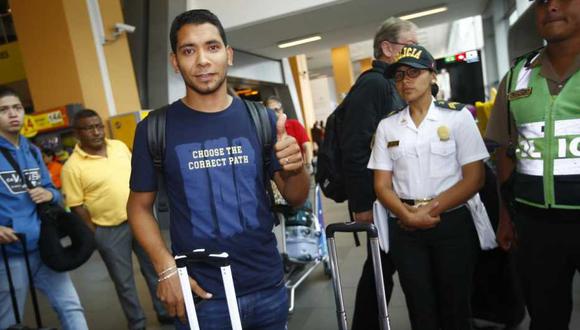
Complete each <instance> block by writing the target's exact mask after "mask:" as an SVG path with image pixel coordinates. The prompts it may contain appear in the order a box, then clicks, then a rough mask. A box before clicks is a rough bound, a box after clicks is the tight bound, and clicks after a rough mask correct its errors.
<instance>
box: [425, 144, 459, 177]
mask: <svg viewBox="0 0 580 330" xmlns="http://www.w3.org/2000/svg"><path fill="white" fill-rule="evenodd" d="M430 150H431V153H430V158H431V159H430V162H429V165H430V166H429V175H430V176H431V177H447V176H451V175H453V174H455V173H456V172H457V171H458V170H459V164H458V163H457V157H456V145H455V141H436V142H431V146H430Z"/></svg>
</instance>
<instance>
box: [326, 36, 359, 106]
mask: <svg viewBox="0 0 580 330" xmlns="http://www.w3.org/2000/svg"><path fill="white" fill-rule="evenodd" d="M331 56H332V72H333V74H334V82H335V84H336V94H337V95H338V99H339V101H342V99H343V98H344V96H345V95H346V94H347V93H348V91H349V90H350V87H351V86H352V84H353V83H354V77H353V73H352V62H351V60H350V49H349V48H348V45H346V46H342V47H337V48H332V50H331Z"/></svg>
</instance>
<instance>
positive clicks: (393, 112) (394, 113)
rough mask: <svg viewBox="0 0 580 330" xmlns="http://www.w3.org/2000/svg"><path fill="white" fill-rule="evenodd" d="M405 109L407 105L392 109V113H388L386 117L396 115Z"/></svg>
mask: <svg viewBox="0 0 580 330" xmlns="http://www.w3.org/2000/svg"><path fill="white" fill-rule="evenodd" d="M403 109H405V107H403V108H401V109H399V110H394V111H391V112H390V113H388V114H387V115H386V116H385V118H389V117H391V116H394V115H396V114H398V113H399V112H401V111H403Z"/></svg>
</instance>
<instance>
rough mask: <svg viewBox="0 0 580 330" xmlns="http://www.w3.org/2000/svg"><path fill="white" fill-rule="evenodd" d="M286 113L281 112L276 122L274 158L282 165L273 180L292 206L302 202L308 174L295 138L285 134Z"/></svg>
mask: <svg viewBox="0 0 580 330" xmlns="http://www.w3.org/2000/svg"><path fill="white" fill-rule="evenodd" d="M285 123H286V115H284V114H282V115H280V116H279V117H278V120H277V122H276V134H277V136H276V144H275V145H274V151H275V153H276V159H277V160H278V162H279V163H280V166H281V167H282V168H281V169H282V170H281V171H277V172H275V173H274V182H275V183H276V186H277V187H278V190H279V191H280V193H281V194H282V197H284V199H285V200H286V201H287V202H288V204H290V205H292V206H300V205H302V204H304V202H305V201H306V199H307V198H308V191H309V189H310V176H309V175H308V173H306V170H305V169H304V160H303V159H302V150H301V149H300V146H299V145H298V143H297V142H296V139H295V138H294V137H292V136H289V135H288V134H286V129H285Z"/></svg>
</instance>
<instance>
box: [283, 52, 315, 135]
mask: <svg viewBox="0 0 580 330" xmlns="http://www.w3.org/2000/svg"><path fill="white" fill-rule="evenodd" d="M288 62H289V63H290V69H291V70H292V77H293V78H294V84H295V85H296V92H297V93H298V98H299V100H300V106H301V107H302V118H303V119H304V127H305V128H306V133H307V134H308V136H309V137H310V138H312V137H311V135H310V128H311V127H312V126H314V122H315V121H316V117H315V115H314V101H313V99H312V88H311V87H310V78H309V77H308V64H307V62H306V55H296V56H292V57H290V58H289V59H288Z"/></svg>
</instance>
